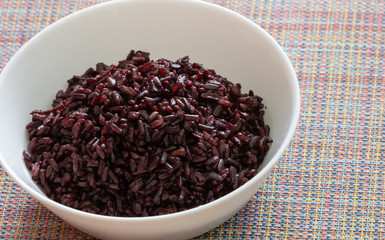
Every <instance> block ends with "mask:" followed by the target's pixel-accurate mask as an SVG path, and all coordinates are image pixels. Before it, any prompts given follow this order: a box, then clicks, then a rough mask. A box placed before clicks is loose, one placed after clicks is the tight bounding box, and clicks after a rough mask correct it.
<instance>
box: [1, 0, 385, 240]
mask: <svg viewBox="0 0 385 240" xmlns="http://www.w3.org/2000/svg"><path fill="white" fill-rule="evenodd" d="M99 2H102V1H99V0H91V1H87V0H62V1H55V0H47V1H41V0H0V33H1V34H0V71H1V69H2V68H3V67H4V66H5V64H6V63H7V62H8V61H9V59H10V58H11V57H12V56H13V54H14V53H15V52H16V51H17V50H18V49H19V48H20V47H21V46H22V45H23V43H25V42H26V41H28V39H30V38H31V37H32V36H33V35H35V34H36V33H37V32H39V31H40V30H42V29H43V28H44V27H46V26H48V25H49V24H51V23H53V22H55V21H57V20H58V19H60V18H62V17H64V16H66V15H68V14H70V13H72V12H75V11H78V10H80V9H82V8H85V7H87V6H91V5H95V4H97V3H99ZM210 2H212V3H216V4H218V5H222V6H224V7H226V8H229V9H232V10H234V11H236V12H238V13H240V14H242V15H244V16H246V17H247V18H249V19H251V20H252V21H254V22H256V23H257V24H259V25H261V26H262V27H263V28H264V29H265V30H266V31H268V32H269V33H270V34H271V35H272V36H273V37H274V38H275V39H276V40H277V41H278V43H279V44H280V45H281V46H282V47H283V48H284V50H285V51H286V53H287V54H288V56H289V58H290V60H291V61H292V63H293V66H294V68H295V70H296V73H297V76H298V80H299V86H300V90H301V97H302V100H301V116H300V120H299V124H298V128H297V131H296V133H295V135H294V138H293V140H292V141H291V144H290V145H289V147H288V149H287V151H286V152H285V153H284V155H283V156H282V158H281V160H280V162H279V164H278V165H277V166H276V167H275V169H274V170H273V172H272V174H271V175H270V176H269V178H268V179H267V181H266V183H265V184H264V185H263V187H262V188H261V189H260V190H259V191H258V192H257V193H256V194H255V196H254V197H253V198H252V200H251V201H250V202H249V203H248V204H247V205H246V206H245V207H244V208H243V209H242V210H241V211H240V212H239V213H238V214H236V215H235V216H234V217H232V218H231V219H229V220H228V221H227V222H225V223H224V224H222V225H220V226H219V227H217V228H216V229H213V230H212V231H210V232H208V233H206V234H204V235H202V236H199V237H197V238H196V239H243V238H244V239H385V234H384V232H385V230H384V228H385V224H384V221H385V219H384V212H385V171H384V170H385V164H384V161H383V159H384V157H385V141H384V139H383V138H382V135H383V134H384V131H385V130H384V123H385V119H384V117H385V116H384V97H385V77H384V57H385V56H384V55H385V49H384V47H385V38H384V32H385V3H384V1H382V0H351V1H343V0H338V1H331V0H318V1H305V0H243V1H242V0H239V1H237V0H227V1H225V0H223V1H219V0H218V1H215V0H210ZM0 204H1V209H0V211H1V212H0V213H1V214H0V238H8V239H26V238H33V239H92V238H91V237H90V236H88V235H86V234H85V233H82V232H81V231H79V230H77V229H75V228H73V227H71V226H69V225H68V224H66V223H65V222H63V221H62V220H61V219H59V218H58V217H56V216H55V215H54V214H52V213H51V212H50V211H48V210H47V209H46V208H45V207H43V206H42V205H41V204H40V203H38V202H37V201H35V200H34V199H32V198H31V197H30V196H29V195H27V194H26V193H25V192H24V191H23V190H22V189H20V188H19V187H18V186H17V185H16V184H15V182H14V181H13V180H11V179H10V178H9V177H8V175H7V174H6V173H5V172H4V171H3V169H2V168H1V167H0Z"/></svg>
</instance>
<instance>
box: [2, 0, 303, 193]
mask: <svg viewBox="0 0 385 240" xmlns="http://www.w3.org/2000/svg"><path fill="white" fill-rule="evenodd" d="M197 16H199V17H197ZM131 49H135V50H143V51H148V52H150V53H151V55H150V57H151V59H158V58H167V59H170V60H176V59H178V58H179V57H183V56H186V55H188V56H190V60H191V61H192V62H199V63H202V64H203V65H205V66H206V67H208V68H213V69H215V70H216V72H217V73H218V74H220V75H222V76H224V77H227V78H228V79H229V80H230V81H232V82H239V83H241V84H242V86H243V91H248V90H249V89H252V90H253V91H254V92H255V93H256V94H257V95H259V96H261V97H263V99H264V101H263V102H264V104H265V105H266V106H267V109H266V121H267V123H268V124H269V125H270V127H271V137H272V138H273V139H274V143H273V144H272V147H271V149H270V151H269V153H268V155H267V156H266V159H265V162H264V164H263V166H262V167H261V168H260V169H261V171H264V170H265V169H262V168H267V169H266V171H270V170H271V169H272V167H273V166H274V164H275V163H276V162H277V161H278V159H279V157H280V155H281V154H282V153H283V151H284V148H285V147H286V146H287V144H288V143H289V141H290V138H291V137H292V134H293V132H294V129H295V125H296V122H297V119H298V112H299V92H298V84H297V80H296V77H295V74H294V71H293V69H292V67H291V65H290V63H289V61H288V59H287V57H286V56H285V54H284V53H283V51H282V49H281V48H280V47H279V46H278V44H277V43H276V42H275V41H274V40H272V38H271V37H270V36H269V35H268V34H267V33H266V32H264V31H263V30H262V29H261V28H259V27H257V26H256V25H255V24H253V23H252V22H251V21H249V20H247V19H245V18H243V17H240V16H239V15H237V14H235V13H233V12H231V11H229V10H226V9H224V8H219V7H213V6H212V5H211V4H207V3H203V2H200V1H177V0H168V1H156V0H143V1H113V2H111V3H106V4H101V5H98V6H95V7H92V8H89V9H86V10H83V11H80V12H78V13H76V14H73V15H71V16H69V17H67V18H65V19H62V20H60V21H58V22H57V23H55V24H53V25H51V26H50V27H48V28H47V29H45V30H43V31H42V32H41V33H39V34H38V35H36V36H35V37H34V38H33V39H31V40H30V41H29V42H28V43H27V44H25V45H24V46H23V47H22V48H21V49H20V50H19V51H18V52H17V54H16V55H15V56H14V57H13V58H12V60H11V61H10V62H9V63H8V64H7V66H6V67H5V68H4V70H3V72H2V73H1V75H0V111H1V116H2V117H1V118H0V132H1V137H0V161H1V164H2V165H3V167H4V168H5V169H6V170H7V171H8V173H9V174H10V175H11V176H12V177H13V178H14V179H15V180H16V181H17V182H18V183H19V184H20V185H21V186H22V187H23V188H24V189H26V190H27V191H28V192H32V193H34V194H40V195H41V192H40V190H39V188H38V187H37V186H36V184H35V183H34V182H33V181H32V180H31V178H30V175H29V172H28V170H27V169H26V167H25V165H24V162H23V160H22V156H21V153H22V151H23V150H24V149H25V148H26V146H27V134H26V131H25V126H26V124H27V123H28V122H29V121H30V120H31V117H30V112H31V111H32V110H34V109H48V108H49V107H50V104H51V102H52V99H53V98H54V96H55V94H56V92H57V91H58V90H60V89H65V88H66V86H67V83H66V80H67V79H69V78H71V77H72V75H79V74H82V73H83V72H84V71H85V70H86V69H87V68H88V67H90V66H95V64H96V63H97V62H104V63H106V64H112V63H117V61H118V60H121V59H123V58H125V57H126V55H127V53H128V52H129V51H130V50H131ZM257 177H258V175H257ZM255 191H256V190H255ZM41 197H42V198H45V197H44V196H43V195H41Z"/></svg>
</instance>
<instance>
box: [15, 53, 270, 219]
mask: <svg viewBox="0 0 385 240" xmlns="http://www.w3.org/2000/svg"><path fill="white" fill-rule="evenodd" d="M261 101H262V98H260V97H259V96H255V95H254V94H253V92H252V91H250V92H249V94H242V93H241V85H240V84H235V85H234V84H232V83H231V82H229V81H228V80H227V79H226V78H223V77H221V76H219V75H217V74H216V72H215V71H214V70H212V69H207V68H204V67H203V66H202V65H200V64H197V63H190V62H189V58H188V57H183V58H180V59H178V60H177V61H176V62H171V61H169V60H165V59H159V60H157V61H153V60H150V58H149V53H147V52H142V51H136V52H135V51H131V52H130V53H129V55H128V57H127V58H126V59H125V60H122V61H120V62H119V64H118V65H117V66H115V65H111V66H107V65H105V64H104V63H98V64H96V68H95V69H93V68H90V69H88V70H87V71H86V72H85V73H84V74H83V75H81V76H74V77H73V78H71V79H70V80H68V88H67V90H65V91H63V90H60V91H58V93H57V95H56V98H55V99H54V100H53V104H52V106H53V108H52V109H51V110H47V111H41V110H35V111H33V112H32V113H31V115H32V122H30V123H29V124H28V125H27V127H26V128H27V131H28V134H29V140H30V143H29V145H28V149H27V150H25V151H24V152H23V158H24V160H25V163H26V166H27V167H28V169H29V170H31V175H32V179H33V180H35V181H36V182H37V183H38V184H39V185H40V186H42V188H43V189H44V190H45V192H46V194H47V195H48V196H49V197H50V198H51V199H53V200H55V201H57V202H59V203H62V204H64V205H67V206H69V207H73V208H76V209H80V210H83V211H87V212H91V213H97V214H102V215H109V216H129V217H138V216H154V215H162V214H169V213H174V212H178V211H183V210H186V209H190V208H193V207H196V206H199V205H202V204H205V203H208V202H211V201H213V200H215V199H217V198H220V197H221V196H224V195H225V194H227V193H229V192H231V191H233V190H234V189H236V188H238V187H239V186H241V185H242V184H244V183H246V182H247V181H248V180H249V179H251V178H252V177H253V176H254V175H255V174H256V169H257V167H258V166H259V165H260V164H261V162H262V161H263V159H264V156H265V154H266V152H267V151H268V149H269V146H270V143H271V142H272V139H271V138H270V137H269V131H270V128H269V126H267V125H265V123H264V120H263V115H264V110H263V109H264V105H263V104H262V102H261Z"/></svg>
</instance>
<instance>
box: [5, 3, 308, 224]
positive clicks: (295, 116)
mask: <svg viewBox="0 0 385 240" xmlns="http://www.w3.org/2000/svg"><path fill="white" fill-rule="evenodd" d="M146 1H147V2H149V1H155V0H114V1H108V2H103V3H99V4H96V5H93V6H90V7H86V8H84V9H81V10H78V11H76V12H73V13H71V14H69V15H67V16H65V17H63V18H61V19H59V20H57V21H56V22H54V23H52V24H50V25H49V26H47V27H45V28H44V29H42V30H41V31H40V32H38V33H37V34H36V35H34V36H33V37H32V38H30V39H29V40H28V41H27V42H26V43H24V45H23V46H21V47H20V48H19V49H18V50H17V51H16V53H15V54H14V55H13V56H12V57H11V59H10V60H9V61H8V63H7V64H6V65H5V66H4V68H3V70H2V72H1V73H0V76H2V75H4V72H7V69H8V66H9V65H12V63H13V62H14V61H15V59H17V58H19V56H20V55H21V54H22V52H23V51H24V49H26V48H28V47H29V46H30V45H32V44H33V43H34V42H35V41H37V40H38V39H39V38H40V37H42V36H44V35H45V34H46V33H48V32H50V31H51V29H53V28H55V27H57V26H59V25H61V24H64V23H66V22H67V21H70V20H71V19H73V18H74V17H77V16H78V15H82V14H87V13H88V12H90V11H94V10H96V9H99V8H103V7H105V6H109V5H118V4H125V3H130V2H146ZM157 1H159V0H157ZM162 1H164V2H171V3H172V2H181V1H180V0H162ZM184 3H189V4H197V5H201V6H202V7H206V8H212V9H216V10H219V11H222V12H223V14H229V15H231V17H233V18H237V19H238V20H239V21H242V22H243V23H244V24H248V25H251V26H253V27H254V28H255V29H256V31H258V32H259V33H260V34H262V35H263V37H264V38H266V39H267V40H268V41H269V42H271V43H272V44H273V45H274V48H276V50H278V52H279V55H280V58H281V61H283V62H284V63H285V65H286V66H287V69H288V70H289V71H290V76H289V77H290V78H291V79H292V80H293V81H291V82H290V84H291V87H292V90H293V98H294V99H293V103H294V106H293V107H294V112H293V117H292V119H290V124H289V127H288V134H287V135H286V136H285V138H284V141H282V143H281V146H280V147H279V149H278V150H277V152H276V153H275V154H274V155H273V156H272V158H271V160H270V161H269V162H268V163H267V164H266V165H265V166H264V167H263V168H262V169H261V170H260V171H259V172H258V173H257V174H256V175H255V176H254V177H253V178H252V179H250V180H249V181H248V182H246V183H245V184H244V185H242V186H240V187H239V188H237V189H235V190H233V191H232V192H230V193H228V194H226V195H224V196H222V197H220V198H218V199H216V200H214V201H212V202H209V203H206V204H203V205H200V206H197V207H194V208H191V209H187V210H184V211H180V212H176V213H171V214H165V215H157V216H147V217H116V216H107V215H100V214H94V213H89V212H85V211H82V210H78V209H74V208H71V207H68V206H65V205H63V204H61V203H59V202H56V201H54V200H51V199H50V198H49V197H47V196H46V195H45V194H44V193H41V192H39V191H37V190H36V189H34V188H32V187H30V186H29V185H27V184H25V183H24V181H23V180H22V179H21V178H20V177H19V176H18V175H17V174H16V173H14V172H13V171H12V170H11V169H10V167H8V164H7V162H6V161H5V160H4V158H3V156H2V155H1V152H0V163H1V166H2V167H3V168H4V169H5V171H6V172H7V173H8V175H9V176H10V177H11V178H12V179H13V180H14V181H15V182H16V183H17V184H18V185H19V186H20V187H21V188H23V189H24V190H25V191H26V192H27V193H29V194H30V195H32V196H33V197H34V198H35V199H37V200H38V201H40V202H41V203H43V204H44V205H46V204H47V205H49V206H52V207H55V208H59V209H62V210H64V211H66V212H71V213H72V214H74V215H79V216H83V217H90V218H93V219H103V220H114V221H117V222H148V221H161V220H169V219H172V218H176V217H182V216H184V215H189V214H191V213H193V212H198V211H204V210H205V209H207V208H210V207H211V206H213V205H216V204H218V203H219V202H224V201H227V200H228V199H229V198H231V197H232V196H233V195H237V194H238V192H240V191H242V189H244V188H248V186H249V185H254V184H255V182H258V181H259V180H260V179H261V178H262V177H263V176H264V175H266V174H269V173H270V171H271V170H272V169H273V168H274V166H275V165H276V164H277V162H278V161H279V159H280V158H281V156H282V154H283V153H284V151H285V150H286V148H287V147H288V145H289V143H290V141H291V140H292V138H293V136H294V133H295V130H296V128H297V124H298V121H299V116H300V90H299V84H298V79H297V76H296V73H295V71H294V68H293V66H292V64H291V62H290V60H289V58H288V56H287V55H286V53H285V52H284V50H283V49H282V47H281V46H280V45H279V44H278V43H277V41H276V40H275V39H274V38H273V37H272V36H271V35H270V34H269V33H267V32H266V31H265V30H264V29H263V28H262V27H260V26H259V25H258V24H256V23H255V22H253V21H252V20H250V19H248V18H247V17H245V16H243V15H241V14H239V13H237V12H234V11H232V10H230V9H228V8H225V7H222V6H219V5H216V4H214V3H209V2H205V1H201V0H184ZM3 81H4V79H3V78H2V77H0V87H1V85H2V82H3ZM47 205H46V207H47Z"/></svg>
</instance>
